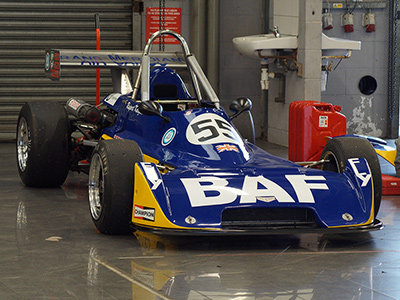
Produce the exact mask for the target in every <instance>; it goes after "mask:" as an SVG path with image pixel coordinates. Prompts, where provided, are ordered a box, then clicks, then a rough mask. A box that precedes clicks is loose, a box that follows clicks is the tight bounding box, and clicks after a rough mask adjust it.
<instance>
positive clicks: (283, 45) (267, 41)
mask: <svg viewBox="0 0 400 300" xmlns="http://www.w3.org/2000/svg"><path fill="white" fill-rule="evenodd" d="M232 41H233V44H234V45H235V47H236V49H238V50H239V52H240V53H241V54H243V55H245V56H249V57H251V58H254V59H260V57H259V56H258V50H260V54H261V55H262V56H274V55H276V50H293V49H296V48H297V36H295V35H285V34H281V36H280V37H279V38H277V37H275V35H274V34H273V33H267V34H257V35H249V36H243V37H236V38H234V39H233V40H232ZM271 62H272V61H271Z"/></svg>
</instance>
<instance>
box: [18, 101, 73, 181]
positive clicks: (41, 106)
mask: <svg viewBox="0 0 400 300" xmlns="http://www.w3.org/2000/svg"><path fill="white" fill-rule="evenodd" d="M16 139H17V144H16V148H17V166H18V172H19V176H20V177H21V180H22V182H23V183H24V184H25V185H26V186H29V187H57V186H60V185H62V184H63V183H64V181H65V179H66V178H67V176H68V171H69V164H70V162H69V158H70V134H69V120H68V114H67V112H66V110H65V108H64V107H63V106H62V105H61V104H59V103H54V102H32V103H25V104H24V105H23V106H22V108H21V111H20V113H19V116H18V125H17V137H16Z"/></svg>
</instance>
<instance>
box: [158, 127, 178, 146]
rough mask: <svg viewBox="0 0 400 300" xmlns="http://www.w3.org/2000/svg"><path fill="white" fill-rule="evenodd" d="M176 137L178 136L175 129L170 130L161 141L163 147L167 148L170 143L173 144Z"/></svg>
mask: <svg viewBox="0 0 400 300" xmlns="http://www.w3.org/2000/svg"><path fill="white" fill-rule="evenodd" d="M175 135H176V129H175V128H170V129H168V130H167V131H166V132H165V133H164V135H163V137H162V139H161V144H162V145H163V146H167V145H168V144H169V143H171V142H172V140H173V139H174V137H175Z"/></svg>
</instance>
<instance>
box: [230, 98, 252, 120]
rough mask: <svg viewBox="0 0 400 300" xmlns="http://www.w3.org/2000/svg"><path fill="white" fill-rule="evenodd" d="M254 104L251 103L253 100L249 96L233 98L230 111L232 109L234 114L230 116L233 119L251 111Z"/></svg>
mask: <svg viewBox="0 0 400 300" xmlns="http://www.w3.org/2000/svg"><path fill="white" fill-rule="evenodd" d="M252 106H253V104H252V103H251V100H250V99H249V98H244V97H242V98H238V99H236V100H233V102H232V103H231V105H229V109H230V111H232V112H233V113H234V114H233V115H232V116H230V117H229V118H230V119H231V120H233V119H234V118H236V117H237V116H239V115H240V114H242V113H243V112H245V111H250V109H251V108H252Z"/></svg>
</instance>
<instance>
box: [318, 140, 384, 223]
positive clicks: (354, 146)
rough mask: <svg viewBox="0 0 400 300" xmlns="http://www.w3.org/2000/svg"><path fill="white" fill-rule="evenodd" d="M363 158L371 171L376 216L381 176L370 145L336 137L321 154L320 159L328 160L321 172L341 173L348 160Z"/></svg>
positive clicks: (366, 142)
mask: <svg viewBox="0 0 400 300" xmlns="http://www.w3.org/2000/svg"><path fill="white" fill-rule="evenodd" d="M357 157H362V158H365V159H366V160H367V162H368V165H369V167H370V169H371V173H372V180H373V185H374V213H375V217H376V215H377V214H378V211H379V207H380V205H381V199H382V174H381V167H380V164H379V160H378V156H377V154H376V152H375V149H374V147H373V146H372V145H371V143H370V142H369V141H368V140H366V139H363V138H356V137H338V138H333V139H331V140H329V141H328V143H327V144H326V146H325V148H324V150H323V151H322V154H321V159H324V160H329V161H330V162H329V163H325V164H323V165H322V170H325V171H331V172H336V173H343V172H344V170H345V168H346V162H347V160H348V159H349V158H357Z"/></svg>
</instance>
